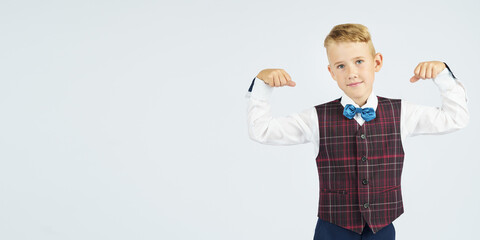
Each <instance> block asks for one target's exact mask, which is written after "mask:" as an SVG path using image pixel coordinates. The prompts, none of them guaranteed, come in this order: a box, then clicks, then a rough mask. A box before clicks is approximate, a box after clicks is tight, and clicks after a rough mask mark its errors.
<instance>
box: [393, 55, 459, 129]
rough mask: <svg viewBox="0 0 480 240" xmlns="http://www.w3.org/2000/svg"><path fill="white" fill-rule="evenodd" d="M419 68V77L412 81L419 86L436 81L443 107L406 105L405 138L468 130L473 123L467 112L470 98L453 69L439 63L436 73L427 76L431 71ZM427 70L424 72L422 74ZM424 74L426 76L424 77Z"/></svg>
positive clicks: (413, 78)
mask: <svg viewBox="0 0 480 240" xmlns="http://www.w3.org/2000/svg"><path fill="white" fill-rule="evenodd" d="M427 63H431V62H426V63H421V64H423V65H424V66H420V65H421V64H419V66H420V67H419V66H417V68H416V70H415V76H414V77H412V79H411V80H410V81H411V82H416V81H417V80H419V79H433V82H434V83H435V84H436V85H437V87H438V88H439V90H440V94H441V98H442V106H441V107H430V106H422V105H416V104H413V103H409V102H408V101H402V109H403V111H402V118H403V119H404V121H402V122H403V123H405V125H404V126H402V128H403V131H404V134H402V135H404V136H416V135H420V134H445V133H449V132H452V131H455V130H458V129H461V128H463V127H465V126H466V125H467V123H468V121H469V112H468V108H467V95H466V91H465V88H464V86H463V84H462V83H461V82H460V81H458V80H457V79H456V78H455V76H454V75H453V73H452V72H451V71H450V68H448V66H447V65H446V64H445V63H443V62H438V61H435V62H433V63H434V65H435V64H436V68H437V69H436V71H435V69H434V70H432V71H431V72H430V74H426V73H425V72H428V71H429V70H430V69H429V68H428V67H425V64H427ZM422 67H424V70H425V71H424V70H422ZM422 71H423V74H422Z"/></svg>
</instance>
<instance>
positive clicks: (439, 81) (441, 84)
mask: <svg viewBox="0 0 480 240" xmlns="http://www.w3.org/2000/svg"><path fill="white" fill-rule="evenodd" d="M456 81H457V80H456V79H455V77H454V76H453V73H452V72H451V71H450V69H449V68H445V69H443V71H441V72H440V73H439V74H438V75H437V77H435V78H434V79H433V82H434V83H435V84H436V85H437V87H438V88H439V89H440V91H441V92H445V91H448V90H451V89H453V88H454V87H455V85H456Z"/></svg>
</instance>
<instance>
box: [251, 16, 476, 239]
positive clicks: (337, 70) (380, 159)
mask: <svg viewBox="0 0 480 240" xmlns="http://www.w3.org/2000/svg"><path fill="white" fill-rule="evenodd" d="M324 46H325V48H326V51H327V56H328V62H329V65H328V71H329V72H330V74H331V76H332V78H333V79H334V80H335V81H336V82H337V84H338V87H339V88H340V89H341V90H342V91H343V95H342V97H341V98H339V99H335V100H333V101H330V102H327V103H324V104H320V105H317V106H315V107H312V108H309V109H307V110H305V111H303V112H300V113H293V114H290V115H288V116H285V117H277V118H274V117H272V116H271V113H270V105H269V97H270V95H271V93H272V91H273V88H274V87H281V86H291V87H294V86H295V84H296V83H295V82H294V81H292V78H291V77H290V75H289V74H288V73H287V72H285V71H284V70H282V69H264V70H262V71H261V72H260V73H259V74H258V75H257V76H256V78H254V80H253V81H252V84H251V85H250V88H249V90H248V93H247V95H246V97H247V98H248V132H249V135H250V138H251V139H253V140H255V141H257V142H260V143H264V144H272V145H293V144H300V143H307V142H312V143H313V144H314V146H315V147H316V148H315V149H316V150H317V152H318V155H317V157H316V163H317V168H318V176H319V181H320V183H319V186H320V190H319V198H320V199H319V206H318V215H317V216H318V221H317V225H316V229H315V236H314V239H315V240H334V239H342V240H349V239H371V238H373V237H374V239H378V240H380V239H382V240H383V239H385V240H386V239H395V228H394V227H393V224H392V222H393V221H394V220H395V219H396V218H398V217H399V216H400V215H401V214H402V213H403V202H402V193H401V186H400V183H401V174H402V167H403V158H404V152H403V147H402V142H403V141H404V140H405V138H406V137H407V136H414V135H419V134H443V133H447V132H451V131H454V130H457V129H460V128H463V127H465V126H466V125H467V123H468V120H469V113H468V109H467V99H466V92H465V89H464V87H463V85H462V84H461V83H460V82H459V81H458V80H456V78H455V76H454V75H453V73H452V72H451V71H450V69H449V67H448V66H447V65H446V64H445V63H443V62H440V61H429V62H422V63H419V64H418V65H417V67H416V68H415V69H414V75H413V77H412V78H411V79H410V81H411V82H416V81H418V80H419V79H433V82H434V83H435V84H436V85H437V87H438V88H439V90H440V92H441V98H442V106H441V107H440V108H436V107H428V106H421V105H416V104H413V103H409V102H407V101H404V100H400V99H390V98H385V97H380V96H376V95H375V93H374V91H373V82H374V79H375V72H378V71H380V69H381V67H382V63H383V56H382V54H381V53H377V52H375V48H374V47H373V44H372V41H371V37H370V33H369V32H368V29H367V28H366V27H365V26H363V25H361V24H341V25H337V26H335V27H334V28H333V29H332V30H331V32H330V33H329V35H328V36H327V37H326V38H325V41H324Z"/></svg>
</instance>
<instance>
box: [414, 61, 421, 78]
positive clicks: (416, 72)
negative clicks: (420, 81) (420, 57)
mask: <svg viewBox="0 0 480 240" xmlns="http://www.w3.org/2000/svg"><path fill="white" fill-rule="evenodd" d="M421 66H422V64H421V63H419V64H418V65H417V66H416V67H415V70H413V74H414V75H415V76H418V75H419V74H420V67H421Z"/></svg>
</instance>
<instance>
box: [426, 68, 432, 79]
mask: <svg viewBox="0 0 480 240" xmlns="http://www.w3.org/2000/svg"><path fill="white" fill-rule="evenodd" d="M432 72H433V67H432V66H428V67H427V70H426V72H425V78H432Z"/></svg>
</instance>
